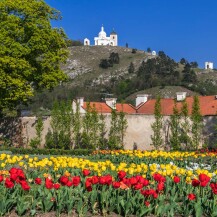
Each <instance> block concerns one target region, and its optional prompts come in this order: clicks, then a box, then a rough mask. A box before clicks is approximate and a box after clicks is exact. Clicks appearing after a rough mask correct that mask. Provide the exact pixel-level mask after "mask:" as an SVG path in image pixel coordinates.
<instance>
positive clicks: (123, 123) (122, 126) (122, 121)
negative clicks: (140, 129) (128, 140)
mask: <svg viewBox="0 0 217 217" xmlns="http://www.w3.org/2000/svg"><path fill="white" fill-rule="evenodd" d="M122 110H123V109H122ZM118 116H119V120H118V129H119V132H120V142H121V146H122V148H124V136H125V133H126V129H127V126H128V124H127V119H126V115H125V113H124V112H123V111H121V112H120V113H119V114H118Z"/></svg>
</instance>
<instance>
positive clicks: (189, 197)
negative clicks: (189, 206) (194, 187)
mask: <svg viewBox="0 0 217 217" xmlns="http://www.w3.org/2000/svg"><path fill="white" fill-rule="evenodd" d="M188 199H189V200H195V199H196V195H195V194H188Z"/></svg>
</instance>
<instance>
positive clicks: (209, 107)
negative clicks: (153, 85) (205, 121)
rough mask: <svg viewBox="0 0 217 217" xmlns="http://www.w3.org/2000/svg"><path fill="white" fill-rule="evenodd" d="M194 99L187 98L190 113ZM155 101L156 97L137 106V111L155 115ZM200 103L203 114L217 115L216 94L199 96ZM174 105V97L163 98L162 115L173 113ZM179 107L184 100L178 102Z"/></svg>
mask: <svg viewBox="0 0 217 217" xmlns="http://www.w3.org/2000/svg"><path fill="white" fill-rule="evenodd" d="M193 101H194V98H193V97H187V98H186V102H187V105H188V110H189V114H191V110H192V105H193ZM155 102H156V100H155V99H151V100H148V101H147V102H146V103H144V104H143V105H140V107H137V113H139V114H146V115H153V114H154V106H155ZM199 103H200V112H201V114H202V116H209V115H217V99H216V97H215V96H199ZM174 105H175V101H174V99H161V109H162V115H172V114H173V107H174ZM177 108H178V109H179V110H181V108H182V102H177Z"/></svg>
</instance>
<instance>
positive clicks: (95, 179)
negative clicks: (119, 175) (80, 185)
mask: <svg viewBox="0 0 217 217" xmlns="http://www.w3.org/2000/svg"><path fill="white" fill-rule="evenodd" d="M98 182H99V178H98V177H97V176H93V177H92V183H93V184H94V185H95V184H97V183H98Z"/></svg>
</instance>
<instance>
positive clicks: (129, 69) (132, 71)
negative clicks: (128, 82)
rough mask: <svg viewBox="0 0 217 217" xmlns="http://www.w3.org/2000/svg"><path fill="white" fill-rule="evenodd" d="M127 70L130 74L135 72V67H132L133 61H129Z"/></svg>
mask: <svg viewBox="0 0 217 217" xmlns="http://www.w3.org/2000/svg"><path fill="white" fill-rule="evenodd" d="M128 72H129V73H130V74H132V73H134V72H135V67H134V64H133V62H131V63H130V66H129V68H128Z"/></svg>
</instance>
